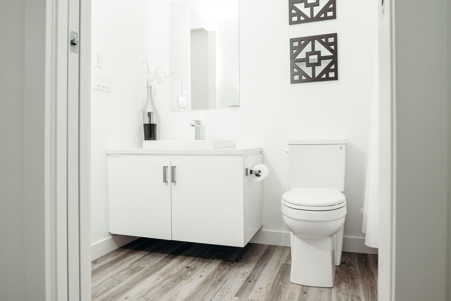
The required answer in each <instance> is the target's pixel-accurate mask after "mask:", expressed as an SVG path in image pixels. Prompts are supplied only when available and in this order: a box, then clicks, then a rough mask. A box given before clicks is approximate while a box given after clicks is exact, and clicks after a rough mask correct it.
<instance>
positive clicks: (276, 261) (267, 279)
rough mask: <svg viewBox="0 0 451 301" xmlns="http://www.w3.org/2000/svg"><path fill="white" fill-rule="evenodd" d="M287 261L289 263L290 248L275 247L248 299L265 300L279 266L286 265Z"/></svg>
mask: <svg viewBox="0 0 451 301" xmlns="http://www.w3.org/2000/svg"><path fill="white" fill-rule="evenodd" d="M289 260H290V261H291V251H290V248H287V247H280V246H279V247H277V249H276V251H275V252H274V255H273V257H272V258H271V260H270V261H269V263H268V265H267V266H266V268H265V270H264V272H263V273H262V275H261V276H260V278H259V279H258V281H257V283H256V284H255V286H254V289H253V291H252V292H251V294H250V295H249V296H248V298H249V299H252V300H257V301H263V300H265V298H266V295H267V294H268V293H269V291H270V289H271V286H272V284H273V283H274V278H276V275H277V272H278V271H279V267H280V265H281V264H282V263H288V261H289Z"/></svg>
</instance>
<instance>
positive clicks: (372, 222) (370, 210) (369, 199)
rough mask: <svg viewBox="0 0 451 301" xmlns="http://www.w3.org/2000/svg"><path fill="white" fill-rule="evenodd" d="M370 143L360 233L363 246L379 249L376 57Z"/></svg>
mask: <svg viewBox="0 0 451 301" xmlns="http://www.w3.org/2000/svg"><path fill="white" fill-rule="evenodd" d="M372 94H373V95H372V105H371V123H370V142H369V150H368V165H367V174H366V188H365V206H364V208H363V225H362V231H363V233H366V236H365V244H366V245H367V246H368V247H371V248H378V247H379V62H378V58H377V55H376V58H375V64H374V76H373V93H372Z"/></svg>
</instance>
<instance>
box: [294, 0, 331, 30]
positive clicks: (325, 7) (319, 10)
mask: <svg viewBox="0 0 451 301" xmlns="http://www.w3.org/2000/svg"><path fill="white" fill-rule="evenodd" d="M336 6H337V4H336V0H289V10H290V25H293V24H301V23H309V22H317V21H324V20H331V19H336V18H337V8H336Z"/></svg>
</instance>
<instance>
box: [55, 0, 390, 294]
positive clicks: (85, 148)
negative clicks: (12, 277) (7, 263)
mask: <svg viewBox="0 0 451 301" xmlns="http://www.w3.org/2000/svg"><path fill="white" fill-rule="evenodd" d="M68 1H70V0H63V1H58V0H47V4H48V9H49V11H52V14H50V15H48V16H47V17H46V18H47V21H48V24H50V26H47V27H46V33H47V35H48V36H49V37H51V45H52V49H55V50H57V52H58V53H60V54H61V53H64V51H66V53H67V43H66V42H67V41H68V40H69V37H68V30H64V28H63V27H62V26H61V25H60V24H61V23H64V21H65V20H66V21H67V19H65V18H66V17H67V15H66V12H67V10H65V9H66V7H65V5H66V3H67V2H68ZM78 1H79V3H80V13H79V16H78V17H79V18H80V66H79V74H80V77H79V96H80V97H79V112H78V113H79V118H78V121H79V125H78V129H79V146H78V150H77V151H79V166H78V173H79V187H78V189H79V191H78V192H79V237H78V242H79V255H80V258H79V260H80V264H79V270H78V271H77V273H79V276H80V282H79V285H80V287H79V290H80V300H83V301H89V300H91V265H90V262H91V242H90V240H91V238H90V236H91V235H90V232H91V231H90V224H91V223H90V219H91V216H90V215H91V210H90V203H91V202H90V128H91V125H90V121H91V110H90V103H91V0H78ZM386 2H387V3H388V4H389V5H390V6H391V7H393V2H394V1H386ZM69 13H70V12H69ZM390 18H393V15H391V16H390ZM57 25H58V26H57ZM391 26H393V24H392V23H391ZM55 28H58V30H57V31H56V32H54V31H55V30H54V29H55ZM390 32H391V37H392V38H393V28H392V27H391V29H390ZM65 49H66V50H65ZM53 63H54V64H55V66H56V67H54V68H51V69H47V70H46V75H48V76H50V77H51V78H52V79H53V80H54V81H55V85H52V87H51V92H52V93H53V94H54V96H55V98H54V100H58V101H60V100H61V99H63V98H64V96H62V95H60V94H58V93H61V91H59V90H58V88H57V83H58V80H57V78H58V77H57V75H58V74H63V73H64V70H65V69H64V68H65V67H64V66H66V73H67V57H66V58H65V57H64V55H58V56H53ZM390 67H391V72H392V74H393V72H394V70H393V59H392V61H391V66H390ZM391 82H392V83H393V78H392V79H391ZM391 89H392V90H391V97H392V98H391V100H390V105H391V108H392V109H393V108H394V107H395V103H394V94H393V89H394V87H391ZM52 99H53V98H52ZM49 107H50V110H51V111H52V114H51V115H49V116H47V119H48V120H47V121H48V122H49V129H50V130H49V132H48V133H49V134H50V135H51V137H56V136H57V135H59V136H58V137H60V138H64V139H67V134H66V137H64V133H61V130H58V129H61V128H63V129H64V128H65V126H66V124H67V116H65V114H64V112H63V111H62V110H61V107H58V106H57V104H56V102H55V101H52V102H51V103H50V104H49ZM390 113H391V112H390ZM390 120H391V125H394V124H395V123H394V115H393V114H391V119H390ZM391 134H392V136H391V139H390V141H391V144H390V157H389V160H390V162H391V164H392V165H391V168H390V175H391V177H390V181H388V182H386V184H387V185H388V189H389V191H390V197H391V198H389V199H387V204H388V206H386V207H384V208H383V209H384V210H388V211H389V212H385V213H386V214H387V216H388V217H389V222H390V225H395V220H394V219H395V216H394V215H393V208H394V207H393V206H394V199H393V197H394V189H395V187H396V186H395V182H394V180H395V177H394V176H393V175H394V173H395V171H394V160H395V158H394V152H393V150H394V142H395V137H394V131H393V129H391ZM52 143H53V144H52V147H50V150H55V148H56V145H54V144H55V143H59V144H61V143H63V141H62V140H59V141H58V140H56V138H55V139H54V140H52ZM60 146H61V148H59V149H57V151H56V152H51V155H52V156H53V157H50V158H51V159H50V160H49V163H50V164H49V165H50V174H51V177H50V179H51V181H50V182H51V184H52V185H53V187H54V189H56V188H55V187H57V186H58V185H61V183H60V182H59V181H57V178H58V176H60V175H61V172H64V171H66V172H68V171H67V170H65V167H67V156H66V157H65V156H64V152H63V151H62V150H63V149H64V145H62V144H61V145H60ZM58 155H59V156H58ZM66 189H67V187H66ZM57 199H58V198H57V195H56V194H55V195H54V198H53V201H52V203H51V205H50V208H49V209H50V212H52V214H53V215H49V217H48V218H47V219H48V220H51V223H50V226H49V232H50V233H52V235H51V236H50V237H52V238H58V237H57V236H56V235H57V234H56V233H58V232H57V230H58V229H65V227H67V222H68V220H67V215H66V212H65V211H64V210H62V209H61V208H58V206H56V205H57V204H56V203H57V202H56V200H57ZM52 216H53V218H52ZM387 229H388V228H386V230H387ZM388 230H389V232H390V233H389V234H390V235H389V236H383V235H382V238H383V239H387V242H386V243H385V246H387V247H389V249H388V250H382V252H380V256H386V257H385V262H386V264H387V269H386V273H388V275H384V277H387V278H385V279H384V278H383V277H379V279H380V280H383V281H379V291H381V289H382V290H384V291H387V292H389V294H387V295H386V296H387V297H388V299H386V300H387V301H391V300H393V289H394V284H393V279H394V277H393V275H394V258H393V247H394V244H393V242H394V239H395V237H393V230H392V229H388ZM388 230H387V231H388ZM64 238H65V239H66V240H67V239H68V237H64V235H63V236H61V237H59V239H60V240H56V241H57V243H55V244H54V245H53V248H52V249H51V250H50V251H49V252H47V256H48V258H51V260H50V261H49V265H48V267H49V270H50V271H51V275H52V277H51V278H52V279H53V281H51V291H53V292H55V293H54V294H52V296H53V297H52V298H51V300H58V301H61V300H65V299H63V298H61V296H63V295H64V292H67V291H68V288H67V283H65V281H64V279H67V274H69V273H71V272H73V271H71V270H70V269H65V265H64V261H66V262H67V248H65V247H64V244H61V239H64ZM58 241H59V242H58ZM383 245H384V244H383ZM65 276H66V278H65ZM60 277H62V278H60ZM57 279H63V281H57ZM381 286H382V287H381ZM57 292H58V293H57ZM71 301H72V300H71Z"/></svg>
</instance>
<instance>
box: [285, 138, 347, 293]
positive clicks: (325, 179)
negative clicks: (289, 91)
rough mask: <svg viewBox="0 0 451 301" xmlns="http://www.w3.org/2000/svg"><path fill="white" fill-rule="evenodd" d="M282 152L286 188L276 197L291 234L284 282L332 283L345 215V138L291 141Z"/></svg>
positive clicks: (340, 249) (319, 284)
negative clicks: (284, 154)
mask: <svg viewBox="0 0 451 301" xmlns="http://www.w3.org/2000/svg"><path fill="white" fill-rule="evenodd" d="M288 153H289V176H290V190H289V191H287V192H285V193H284V194H283V196H282V216H283V220H284V222H285V224H286V225H287V227H288V229H289V230H290V232H291V233H290V236H291V274H290V281H291V282H292V283H295V284H301V285H305V286H314V287H333V286H334V278H335V266H338V265H340V261H341V251H342V246H343V225H344V222H345V217H346V197H345V195H344V194H343V191H344V182H345V158H346V142H345V141H344V140H293V141H289V143H288Z"/></svg>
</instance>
